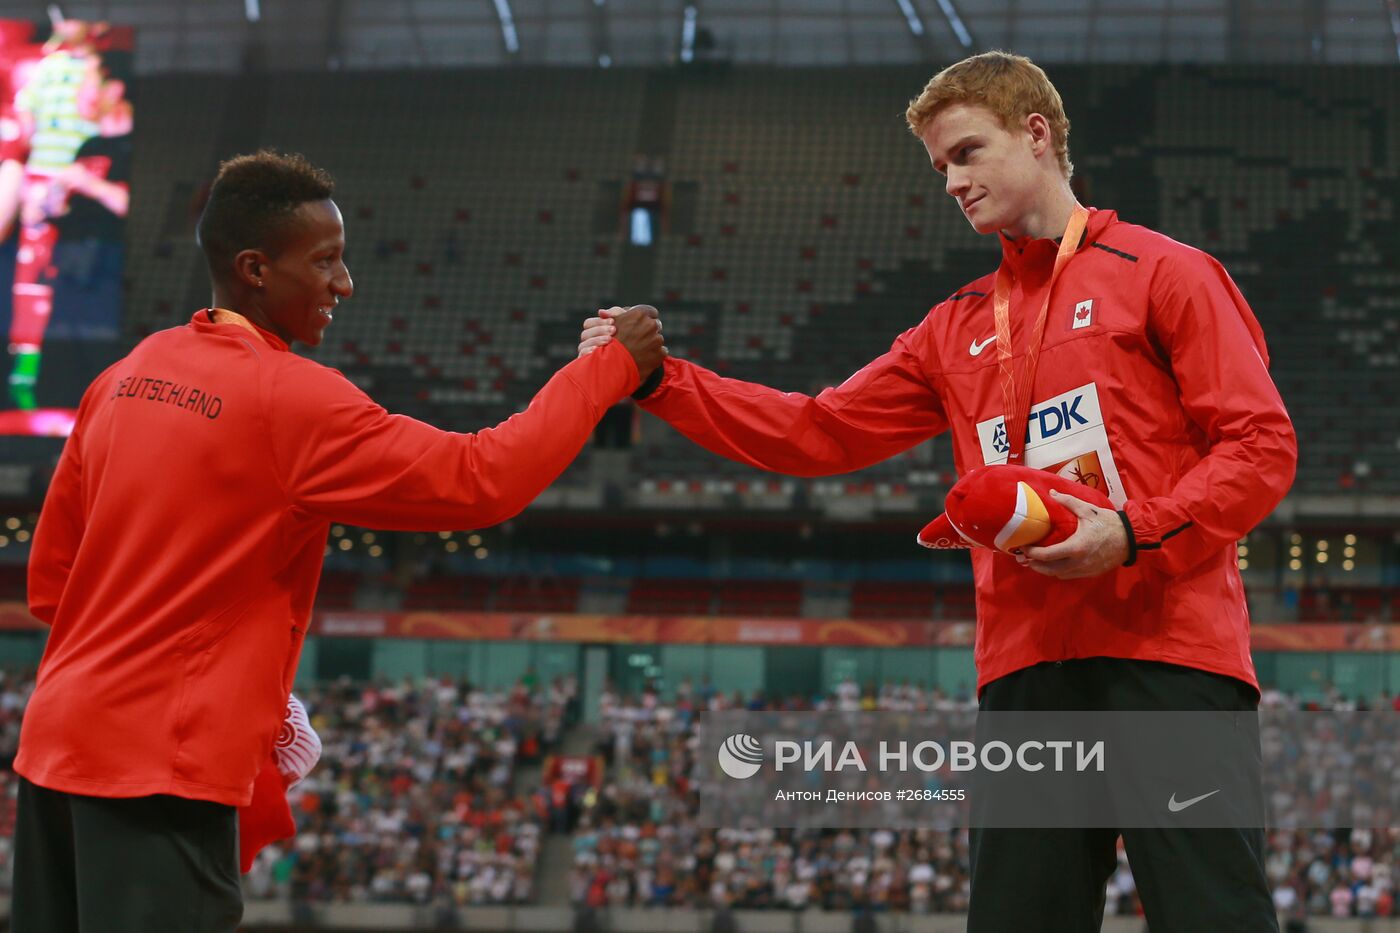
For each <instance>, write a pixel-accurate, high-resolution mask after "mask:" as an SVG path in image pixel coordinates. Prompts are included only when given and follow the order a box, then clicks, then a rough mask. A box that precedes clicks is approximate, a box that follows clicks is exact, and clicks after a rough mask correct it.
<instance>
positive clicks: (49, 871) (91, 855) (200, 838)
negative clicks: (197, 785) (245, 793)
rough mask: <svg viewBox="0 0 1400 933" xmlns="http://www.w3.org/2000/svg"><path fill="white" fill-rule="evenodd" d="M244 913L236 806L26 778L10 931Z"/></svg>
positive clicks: (189, 929) (213, 928)
mask: <svg viewBox="0 0 1400 933" xmlns="http://www.w3.org/2000/svg"><path fill="white" fill-rule="evenodd" d="M242 916H243V894H242V890H241V888H240V887H239V876H238V812H237V810H235V809H234V808H233V807H231V806H226V805H224V804H218V803H210V802H208V801H205V800H186V799H184V798H182V797H167V796H155V797H129V798H110V797H85V796H82V795H79V794H66V793H63V792H61V791H54V790H49V789H47V788H44V787H39V786H37V785H35V784H31V783H30V782H29V781H26V780H25V779H24V778H20V779H19V811H18V813H17V815H16V822H15V874H14V895H13V899H12V901H11V913H10V930H11V933H233V931H234V930H236V929H237V928H238V922H239V920H240V919H241V918H242Z"/></svg>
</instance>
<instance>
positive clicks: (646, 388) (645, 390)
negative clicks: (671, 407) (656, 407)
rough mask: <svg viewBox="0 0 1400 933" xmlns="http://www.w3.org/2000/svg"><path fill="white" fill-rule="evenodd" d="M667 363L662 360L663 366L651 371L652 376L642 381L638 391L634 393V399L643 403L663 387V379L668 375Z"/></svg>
mask: <svg viewBox="0 0 1400 933" xmlns="http://www.w3.org/2000/svg"><path fill="white" fill-rule="evenodd" d="M665 370H666V361H665V360H662V361H661V365H660V366H658V367H656V368H655V369H653V370H652V371H651V375H650V376H647V377H646V379H644V380H642V384H641V385H639V386H637V391H636V392H633V393H632V397H633V398H634V399H636V400H637V401H639V402H640V401H641V400H642V399H644V398H646V397H647V396H648V395H650V394H651V393H653V392H655V391H656V390H657V389H658V388H659V387H660V386H661V379H662V377H663V376H665V375H666V372H665Z"/></svg>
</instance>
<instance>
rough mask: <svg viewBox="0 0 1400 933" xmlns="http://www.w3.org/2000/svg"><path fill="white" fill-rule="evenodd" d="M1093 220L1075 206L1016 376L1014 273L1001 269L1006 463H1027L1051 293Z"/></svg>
mask: <svg viewBox="0 0 1400 933" xmlns="http://www.w3.org/2000/svg"><path fill="white" fill-rule="evenodd" d="M1088 222H1089V212H1088V210H1086V209H1085V208H1084V207H1082V206H1081V205H1078V204H1076V205H1075V206H1074V212H1073V213H1071V214H1070V215H1069V224H1068V225H1066V226H1065V235H1064V236H1063V237H1062V238H1061V239H1060V251H1059V253H1057V254H1056V256H1055V269H1054V271H1053V272H1051V273H1050V282H1049V284H1048V285H1047V286H1046V288H1045V301H1044V302H1042V303H1041V305H1040V313H1039V314H1038V315H1037V316H1036V319H1035V328H1034V330H1032V332H1031V339H1030V344H1029V345H1028V346H1027V347H1026V367H1025V369H1024V370H1022V371H1021V377H1020V379H1017V378H1016V363H1015V354H1014V353H1013V352H1012V349H1011V272H1010V270H1009V269H1008V268H1007V265H1008V264H1007V263H1006V262H1003V263H1002V264H1001V268H999V269H997V286H996V299H995V301H994V302H993V304H992V311H993V314H994V315H995V317H996V325H997V359H998V360H999V361H1000V363H1001V401H1002V405H1003V406H1004V408H1005V410H1006V421H1005V426H1006V443H1007V445H1008V446H1009V447H1010V450H1009V452H1008V453H1007V455H1006V462H1007V463H1009V464H1013V465H1016V466H1024V465H1025V463H1024V460H1025V455H1026V423H1027V422H1028V421H1029V420H1030V416H1031V392H1033V391H1034V389H1035V371H1036V367H1037V366H1038V365H1039V364H1040V344H1041V341H1042V340H1043V339H1044V337H1045V318H1046V316H1047V315H1048V313H1049V311H1050V296H1051V295H1052V294H1053V293H1054V290H1055V280H1056V279H1058V278H1059V277H1060V272H1061V271H1063V269H1064V267H1065V266H1066V265H1068V264H1069V260H1070V257H1071V256H1073V255H1074V254H1075V253H1076V252H1077V251H1078V249H1079V241H1080V239H1081V238H1082V237H1083V236H1084V227H1085V225H1086V224H1087V223H1088Z"/></svg>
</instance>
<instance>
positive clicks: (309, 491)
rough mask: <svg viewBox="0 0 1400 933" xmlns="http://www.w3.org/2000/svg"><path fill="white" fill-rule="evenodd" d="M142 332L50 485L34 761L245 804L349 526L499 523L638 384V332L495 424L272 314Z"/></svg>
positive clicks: (39, 591) (141, 791)
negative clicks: (392, 406)
mask: <svg viewBox="0 0 1400 933" xmlns="http://www.w3.org/2000/svg"><path fill="white" fill-rule="evenodd" d="M259 333H261V336H262V338H263V340H261V341H260V340H259V339H258V333H250V332H249V331H248V330H246V329H244V328H243V327H240V326H239V325H237V324H226V323H220V324H214V323H211V322H210V320H209V317H208V314H207V312H204V311H201V312H199V313H198V314H196V315H195V316H194V319H193V320H192V321H191V322H190V323H189V324H188V325H186V326H184V327H175V328H172V329H170V330H165V331H161V332H160V333H157V334H154V335H152V336H151V337H149V338H147V339H146V340H144V341H142V342H141V344H140V345H138V346H137V347H136V348H135V349H134V350H132V352H131V353H130V355H128V356H127V357H126V358H125V359H123V360H120V361H119V362H117V363H116V364H115V365H113V366H112V367H111V368H109V369H108V370H107V371H106V372H104V373H103V374H102V375H101V376H99V377H98V378H97V380H96V381H95V382H93V384H92V386H91V387H89V389H88V390H87V393H86V394H85V395H84V397H83V401H82V405H81V407H80V408H79V412H78V420H77V425H76V427H75V428H74V431H73V435H72V437H70V438H69V440H68V443H67V445H66V446H65V447H64V450H63V456H62V459H61V460H60V461H59V465H58V471H57V473H56V474H55V476H54V479H53V484H52V486H51V487H50V489H49V494H48V498H47V499H46V501H45V502H44V509H43V514H42V515H41V517H40V519H39V526H38V528H37V529H36V531H35V534H34V544H33V551H32V554H31V557H30V562H29V604H30V609H31V611H32V612H33V613H34V615H36V616H37V617H39V618H40V619H42V620H44V621H45V622H48V623H50V624H51V625H52V631H51V633H50V635H49V640H48V646H47V647H46V649H45V651H44V657H43V661H42V662H41V664H40V667H39V679H38V685H37V687H36V689H35V691H34V695H33V697H32V698H31V700H30V702H29V707H28V710H27V711H26V712H25V716H24V723H23V727H22V731H21V735H20V747H19V756H18V758H16V760H15V770H16V771H18V772H19V773H20V774H22V775H24V776H25V777H26V778H28V779H29V780H30V781H32V782H34V783H35V784H38V785H40V786H43V787H47V788H51V789H53V790H60V791H67V792H70V793H78V794H87V795H92V796H101V797H136V796H145V795H149V794H173V795H175V796H179V797H188V798H194V799H200V800H212V801H216V802H218V803H225V804H230V805H235V806H245V805H247V804H248V802H249V800H250V799H251V797H252V791H253V780H254V778H255V777H256V776H257V774H258V772H259V770H260V769H261V768H262V767H263V765H264V764H265V763H266V762H267V761H268V760H269V758H270V756H271V753H272V743H273V741H274V739H275V738H276V735H277V731H278V728H279V727H280V726H281V724H282V719H283V716H284V714H285V712H286V708H287V694H288V692H289V691H290V690H291V686H292V679H293V675H294V674H295V672H296V667H297V660H298V658H299V657H300V654H301V646H302V639H303V638H304V636H305V632H306V626H307V621H308V619H309V618H310V615H311V603H312V597H313V596H314V594H315V592H316V584H317V581H318V579H319V577H320V572H321V560H322V553H323V549H324V548H325V546H326V534H327V530H328V529H329V527H330V523H331V522H332V521H340V522H347V523H350V524H356V525H368V526H372V527H376V528H391V529H404V530H420V531H423V530H436V529H442V528H480V527H483V526H486V525H491V524H495V523H496V522H500V521H504V520H505V519H507V518H510V517H511V516H512V515H515V514H516V513H517V512H519V511H520V510H521V509H523V508H525V506H526V505H528V504H529V503H530V501H531V500H532V499H534V498H535V497H536V496H537V495H539V493H540V492H541V491H542V490H543V489H544V488H545V487H546V486H548V485H549V484H550V483H551V482H553V481H554V479H555V478H556V477H557V476H558V475H559V474H560V473H561V472H563V470H564V468H565V467H567V466H568V465H569V463H570V462H571V461H572V460H573V459H574V457H575V456H577V455H578V452H579V450H580V448H582V446H583V444H584V442H585V441H586V440H587V439H588V437H589V435H590V434H591V433H592V431H593V428H594V427H595V426H596V424H597V422H598V418H599V417H600V416H601V415H602V413H603V412H604V411H605V410H607V408H608V407H609V406H610V405H612V404H613V403H615V402H617V401H618V400H619V399H621V398H623V397H624V396H626V395H627V393H629V392H630V391H632V390H633V389H634V388H636V384H637V367H636V364H635V363H634V362H633V361H632V356H631V354H629V353H628V352H627V350H626V349H625V348H624V347H622V346H621V345H620V344H619V345H617V346H612V345H609V346H607V347H605V348H603V350H605V351H607V352H601V351H600V352H598V353H593V354H591V355H590V356H588V357H585V358H583V359H579V360H575V361H574V362H572V363H570V364H569V365H567V366H565V367H564V368H563V369H561V370H560V371H559V372H558V373H556V374H555V375H554V377H553V378H552V379H550V381H549V382H548V383H547V384H546V385H545V387H544V388H543V389H541V390H540V393H539V394H538V395H537V396H535V399H534V401H533V402H531V404H530V407H529V409H528V410H526V411H525V412H522V413H521V414H518V415H515V416H514V417H512V418H510V419H509V420H507V421H506V422H504V423H503V424H501V425H499V426H498V427H494V428H488V429H486V430H483V431H479V432H477V433H476V434H454V433H449V432H446V431H439V430H438V429H436V428H434V427H431V426H429V425H426V424H423V423H422V422H419V421H415V420H413V419H412V418H406V417H403V416H400V415H390V414H388V413H387V412H385V411H384V409H383V408H381V407H380V406H378V405H376V404H375V403H374V402H373V401H372V400H370V398H369V397H368V396H366V395H365V394H364V393H363V392H361V391H360V390H359V389H357V388H355V386H353V385H352V384H351V383H350V382H349V381H347V380H346V379H345V377H344V376H342V375H341V374H340V373H338V372H336V371H335V370H332V369H328V368H326V367H325V366H322V365H320V364H318V363H315V362H312V361H311V360H308V359H305V358H303V357H300V356H297V355H295V354H293V353H289V352H287V346H286V344H285V343H283V342H282V341H281V340H279V339H278V338H277V337H275V336H273V335H272V334H269V333H266V332H259Z"/></svg>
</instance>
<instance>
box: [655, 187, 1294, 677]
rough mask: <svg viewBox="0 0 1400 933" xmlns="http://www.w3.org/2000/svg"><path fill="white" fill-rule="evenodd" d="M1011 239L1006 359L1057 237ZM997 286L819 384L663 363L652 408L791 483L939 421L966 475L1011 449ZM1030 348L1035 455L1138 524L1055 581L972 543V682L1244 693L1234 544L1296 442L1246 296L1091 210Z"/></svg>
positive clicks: (923, 434)
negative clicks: (1107, 675) (1190, 680)
mask: <svg viewBox="0 0 1400 933" xmlns="http://www.w3.org/2000/svg"><path fill="white" fill-rule="evenodd" d="M1002 246H1003V255H1002V262H1003V263H1004V264H1005V265H1007V266H1009V267H1010V270H1011V272H1012V273H1013V274H1014V276H1015V286H1014V288H1013V290H1012V293H1011V308H1012V328H1011V330H1012V342H1013V343H1014V344H1015V351H1016V361H1017V365H1018V367H1019V366H1022V365H1024V358H1025V352H1026V344H1027V342H1028V341H1029V331H1030V327H1031V325H1030V323H1028V322H1027V320H1026V318H1028V317H1030V316H1031V313H1032V311H1031V310H1028V309H1039V307H1040V304H1041V301H1042V300H1043V299H1044V296H1045V288H1046V284H1047V282H1048V279H1049V276H1050V272H1051V269H1052V268H1053V266H1054V261H1055V253H1056V250H1057V244H1056V243H1055V242H1054V241H1051V240H1048V239H1046V240H1030V239H1028V238H1027V239H1022V240H1018V241H1011V240H1007V239H1006V238H1003V243H1002ZM994 282H995V275H994V274H993V275H987V276H984V277H983V278H981V279H978V280H977V281H976V282H973V283H972V284H970V285H968V286H967V287H966V288H964V289H963V290H962V291H960V292H958V293H957V294H955V295H953V296H952V297H951V298H949V299H948V300H946V301H944V302H943V303H942V304H940V305H938V306H937V307H935V308H934V309H933V310H932V311H931V312H929V315H928V317H926V318H925V319H924V321H923V322H922V323H921V324H919V325H918V326H917V327H914V328H911V329H910V330H908V331H906V332H905V333H904V334H902V335H900V337H899V339H898V340H896V341H895V343H894V346H893V347H891V348H890V350H889V352H888V353H886V354H885V355H884V356H882V357H880V358H879V359H877V360H875V361H874V362H872V363H871V364H870V365H868V366H866V367H865V368H864V369H862V370H861V371H860V372H858V373H856V374H855V375H853V376H852V377H851V378H850V379H848V380H846V381H845V382H844V383H843V384H841V385H839V386H837V387H835V388H831V389H827V390H826V391H824V392H822V393H821V394H820V395H818V396H817V397H816V398H810V397H808V396H805V395H800V394H797V393H792V392H779V391H777V390H775V389H770V388H767V387H764V386H760V385H754V384H752V383H747V382H739V381H736V380H732V379H723V378H720V377H719V376H717V375H715V374H714V373H712V372H710V371H708V370H706V369H703V368H701V367H699V366H696V365H694V364H691V363H688V362H685V361H683V360H677V359H674V358H672V359H669V360H667V361H666V364H665V367H666V368H665V375H664V378H663V379H662V381H661V384H660V387H659V388H658V389H657V390H656V391H655V392H654V393H652V394H651V395H650V396H648V397H647V399H646V400H645V401H644V402H643V407H644V408H646V409H647V410H649V411H651V412H652V413H654V414H656V415H659V416H660V417H662V418H664V419H665V420H666V421H668V422H670V423H671V424H672V425H673V426H675V427H676V429H677V430H679V431H681V432H682V433H683V434H685V435H686V436H687V437H690V438H691V439H693V440H694V441H696V442H697V443H699V444H701V445H703V446H704V447H706V448H708V449H709V450H712V451H714V452H715V453H718V454H721V455H723V456H726V457H729V458H732V459H734V460H738V461H741V462H744V463H748V464H752V465H754V466H757V467H762V468H763V469H767V470H774V471H776V472H779V473H788V474H792V475H795V476H822V475H829V474H834V473H845V472H849V471H851V470H856V469H860V468H861V467H866V466H869V465H870V464H872V463H876V462H878V461H881V460H884V459H886V458H888V457H890V456H893V455H894V454H896V453H899V452H900V451H903V450H906V449H908V448H910V447H913V446H914V445H916V444H918V443H920V442H922V441H924V440H927V439H928V438H930V437H933V436H934V435H936V434H940V433H942V432H943V431H945V430H951V431H952V434H953V453H954V458H955V460H956V464H957V469H958V472H959V474H962V473H965V472H966V471H967V470H969V469H971V468H972V467H974V466H979V465H981V464H984V463H996V462H1004V461H1005V460H1006V453H1007V443H1006V432H1005V427H1004V425H1003V421H1004V416H1005V412H1004V411H1003V410H1002V408H1003V402H1002V392H1001V379H1000V375H999V367H998V365H997V354H996V346H995V340H994V337H995V334H996V329H995V325H994V323H993V314H992V301H993V292H994ZM849 326H852V327H859V326H860V322H859V321H854V320H853V321H851V322H850V324H849ZM1043 347H1044V349H1043V351H1042V355H1041V359H1040V366H1039V369H1038V371H1037V375H1036V381H1035V393H1034V396H1033V397H1034V399H1035V403H1034V404H1033V406H1032V409H1031V418H1030V424H1029V430H1028V435H1029V437H1028V443H1027V447H1026V464H1027V465H1028V466H1032V467H1039V468H1043V469H1053V470H1055V471H1057V472H1060V473H1062V474H1064V475H1067V476H1073V477H1075V478H1077V479H1079V480H1080V481H1082V482H1086V483H1090V484H1093V485H1096V486H1098V487H1099V488H1100V489H1102V490H1103V491H1104V492H1105V493H1106V494H1107V495H1108V496H1109V498H1110V499H1112V500H1113V502H1114V503H1115V505H1117V507H1118V508H1119V509H1122V510H1123V511H1124V512H1125V513H1126V515H1127V518H1128V520H1129V522H1130V523H1131V525H1132V538H1133V541H1132V542H1131V547H1130V551H1131V553H1130V557H1129V564H1130V565H1129V566H1125V567H1123V568H1121V569H1118V570H1116V571H1113V572H1110V573H1109V574H1107V575H1104V576H1101V577H1097V578H1092V579H1087V580H1070V581H1059V580H1055V579H1052V578H1048V577H1044V576H1041V575H1039V574H1037V573H1036V572H1035V571H1032V570H1029V569H1026V568H1023V567H1021V566H1019V565H1018V564H1017V563H1016V562H1015V561H1014V560H1012V559H1011V558H1010V557H1008V556H1005V555H1002V554H998V553H995V552H992V551H987V550H981V549H978V550H974V551H973V552H972V561H973V569H974V574H975V577H976V584H977V619H978V622H977V641H976V661H977V680H978V688H979V690H980V688H981V687H982V686H985V685H986V684H987V683H989V682H991V681H993V680H996V679H997V678H998V677H1002V676H1004V675H1006V674H1009V673H1011V672H1013V671H1016V670H1019V669H1021V668H1024V667H1029V666H1030V665H1033V664H1037V663H1039V662H1042V661H1050V660H1063V659H1068V658H1084V657H1093V656H1107V657H1119V658H1138V659H1145V660H1152V661H1164V662H1169V663H1172V664H1180V665H1186V666H1189V667H1194V668H1200V669H1202V670H1207V671H1214V672H1216V673H1220V674H1227V675H1229V676H1231V677H1237V678H1239V679H1241V680H1244V681H1247V682H1249V683H1250V684H1253V685H1255V686H1256V687H1257V686H1258V681H1257V679H1256V677H1255V674H1254V663H1253V661H1252V659H1251V658H1250V654H1249V615H1248V610H1247V608H1246V605H1245V597H1244V589H1243V587H1242V586H1241V583H1240V575H1239V571H1238V569H1237V567H1236V563H1235V542H1236V541H1237V540H1238V539H1239V538H1240V537H1242V536H1243V535H1244V534H1245V533H1247V532H1248V531H1249V530H1250V529H1251V528H1253V527H1254V526H1255V525H1256V524H1257V523H1258V522H1259V521H1260V520H1262V519H1263V518H1264V517H1265V516H1267V515H1268V514H1269V513H1270V512H1271V511H1272V510H1273V508H1274V507H1275V506H1276V505H1277V504H1278V503H1279V501H1280V500H1281V499H1282V498H1283V496H1284V494H1285V493H1286V492H1287V491H1288V488H1289V486H1290V485H1291V484H1292V481H1293V474H1294V468H1295V466H1296V463H1297V441H1296V438H1295V436H1294V432H1293V426H1292V423H1291V422H1290V421H1289V418H1288V414H1287V412H1286V411H1284V407H1283V402H1282V400H1281V399H1280V398H1279V394H1278V391H1277V389H1276V388H1275V387H1274V384H1273V381H1272V380H1271V379H1270V378H1269V373H1268V351H1267V349H1266V348H1265V345H1264V336H1263V333H1262V331H1261V330H1260V327H1259V324H1258V322H1257V321H1256V320H1255V318H1254V314H1253V313H1252V312H1251V311H1250V309H1249V306H1248V305H1247V304H1245V300H1244V298H1243V296H1241V295H1240V293H1239V291H1238V289H1236V288H1235V285H1234V283H1233V282H1232V281H1231V280H1230V277H1229V275H1228V274H1227V273H1226V272H1225V269H1224V268H1223V267H1222V266H1221V265H1220V263H1218V262H1217V261H1216V260H1214V259H1213V258H1211V257H1210V256H1208V255H1206V254H1205V253H1202V252H1200V251H1199V250H1196V249H1192V248H1191V247H1188V246H1185V245H1183V244H1181V243H1177V242H1175V241H1173V240H1171V239H1169V238H1167V237H1165V236H1162V235H1161V234H1158V233H1154V232H1152V231H1150V230H1147V229H1144V228H1142V227H1138V226H1134V225H1132V224H1126V223H1121V222H1119V221H1118V219H1117V215H1116V214H1114V213H1113V212H1112V211H1094V212H1092V214H1091V215H1090V219H1089V225H1088V229H1087V231H1086V234H1085V238H1084V241H1083V243H1082V244H1081V246H1080V249H1079V251H1078V252H1077V253H1076V254H1075V256H1074V257H1073V258H1072V259H1071V260H1070V262H1069V265H1068V266H1067V267H1066V268H1065V271H1064V272H1063V274H1062V275H1061V278H1060V280H1059V281H1058V282H1057V283H1056V286H1055V290H1054V295H1053V296H1052V299H1051V303H1050V309H1049V317H1048V319H1047V322H1046V328H1045V339H1044V344H1043Z"/></svg>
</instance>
